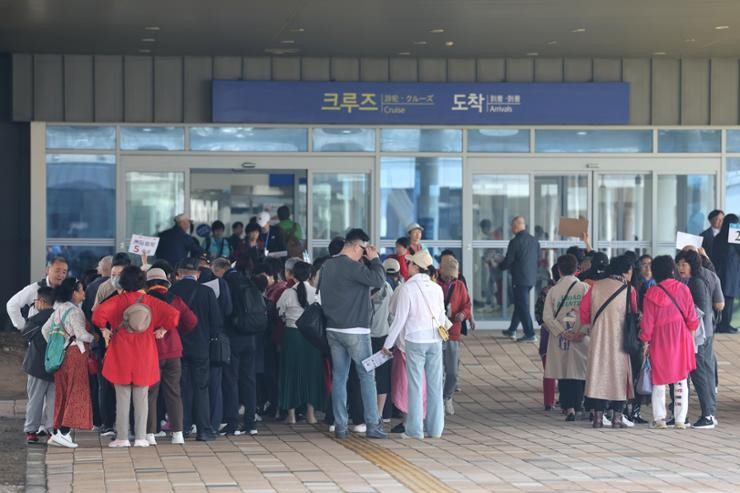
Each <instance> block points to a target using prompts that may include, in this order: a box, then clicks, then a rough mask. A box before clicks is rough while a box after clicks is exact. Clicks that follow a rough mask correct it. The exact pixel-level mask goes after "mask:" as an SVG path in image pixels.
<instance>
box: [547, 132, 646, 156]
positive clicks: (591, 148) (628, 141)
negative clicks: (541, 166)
mask: <svg viewBox="0 0 740 493" xmlns="http://www.w3.org/2000/svg"><path fill="white" fill-rule="evenodd" d="M535 147H536V152H652V150H653V132H652V130H537V131H536V134H535Z"/></svg>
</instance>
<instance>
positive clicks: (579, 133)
mask: <svg viewBox="0 0 740 493" xmlns="http://www.w3.org/2000/svg"><path fill="white" fill-rule="evenodd" d="M576 135H581V136H583V135H588V132H585V131H583V130H581V131H580V132H576Z"/></svg>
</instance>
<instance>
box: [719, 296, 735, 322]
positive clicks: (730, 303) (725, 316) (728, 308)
mask: <svg viewBox="0 0 740 493" xmlns="http://www.w3.org/2000/svg"><path fill="white" fill-rule="evenodd" d="M734 305H735V298H734V297H732V296H727V295H725V309H724V310H722V320H721V321H720V323H719V328H721V329H726V328H728V327H731V326H732V311H733V309H734V308H735V306H734Z"/></svg>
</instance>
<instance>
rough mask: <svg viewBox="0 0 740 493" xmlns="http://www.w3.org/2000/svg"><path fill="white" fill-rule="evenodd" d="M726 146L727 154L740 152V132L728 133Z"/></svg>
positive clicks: (732, 131) (730, 131)
mask: <svg viewBox="0 0 740 493" xmlns="http://www.w3.org/2000/svg"><path fill="white" fill-rule="evenodd" d="M725 146H726V149H727V152H740V130H728V131H727V142H726V143H725Z"/></svg>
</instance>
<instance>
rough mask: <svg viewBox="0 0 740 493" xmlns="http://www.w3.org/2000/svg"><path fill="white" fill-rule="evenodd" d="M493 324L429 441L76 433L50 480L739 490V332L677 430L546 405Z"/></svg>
mask: <svg viewBox="0 0 740 493" xmlns="http://www.w3.org/2000/svg"><path fill="white" fill-rule="evenodd" d="M496 334H497V333H489V332H486V333H481V334H478V335H476V336H474V337H469V338H467V339H466V340H465V341H464V342H465V348H464V350H463V351H462V363H463V367H462V368H461V376H462V381H461V384H460V385H461V388H462V391H461V392H460V393H459V394H457V396H456V401H457V405H456V407H457V414H456V415H455V416H454V417H452V418H451V419H449V421H448V423H447V428H446V430H445V434H444V437H443V438H442V439H440V440H425V441H415V440H401V439H400V438H398V436H395V437H394V439H391V440H387V441H381V442H378V441H367V440H364V439H360V438H353V439H351V440H349V441H346V442H342V443H340V442H337V441H335V440H333V439H332V438H330V436H329V435H327V434H326V433H325V431H326V430H325V427H321V426H319V427H316V428H315V427H313V426H309V425H298V426H295V427H292V428H291V427H288V426H286V425H283V424H276V423H269V424H265V425H264V426H263V427H262V429H261V432H260V435H259V436H258V437H256V438H251V437H250V438H247V437H237V438H232V439H229V440H227V439H220V440H219V441H217V442H214V443H212V444H203V443H197V442H188V443H187V445H186V446H185V447H184V448H183V447H177V446H172V445H160V446H158V447H156V448H154V447H151V448H149V449H130V450H111V449H108V448H104V447H103V448H101V446H100V442H99V440H98V438H97V436H95V435H93V434H92V433H80V434H79V435H78V438H79V441H80V445H81V447H80V448H79V449H78V450H77V451H75V452H71V451H68V450H60V449H56V448H51V449H49V452H48V454H47V473H48V478H47V479H48V487H49V491H51V492H61V491H70V490H73V491H75V492H79V493H82V492H101V491H106V490H107V491H111V492H133V491H142V492H146V493H157V492H160V491H161V492H165V491H168V492H169V491H175V492H178V493H180V492H196V491H214V492H237V491H249V492H258V491H259V492H266V491H280V492H282V491H350V492H366V491H367V492H370V491H387V492H399V491H424V492H425V493H431V492H435V491H452V490H454V491H465V492H474V491H496V492H507V491H512V492H513V491H517V492H519V491H527V492H545V491H567V492H569V493H572V492H579V491H609V492H613V491H624V492H653V491H671V492H674V491H676V492H678V491H691V492H700V491H716V492H729V491H740V392H738V391H739V390H740V371H739V370H740V335H738V336H728V335H720V336H718V338H717V341H716V343H715V347H716V349H717V352H718V358H719V365H720V366H719V369H720V370H719V371H720V387H719V411H718V419H719V420H720V424H721V425H720V427H719V428H717V429H716V430H703V431H702V430H686V431H679V430H650V429H648V428H646V427H645V426H642V427H637V428H634V429H626V430H612V429H603V430H593V429H591V428H590V424H589V423H587V422H583V421H581V422H575V423H565V422H564V421H563V417H562V416H561V415H560V414H559V413H558V412H555V411H551V412H544V411H543V410H542V407H541V405H540V402H541V393H540V382H541V377H542V372H541V368H540V364H539V359H538V357H537V354H536V347H535V346H534V345H532V344H525V345H522V344H516V343H513V342H511V341H509V340H506V339H500V338H496V337H495V335H496ZM697 412H698V405H697V404H696V402H694V401H692V404H691V408H690V416H691V418H692V420H693V419H695V418H696V417H697ZM648 413H649V408H648ZM394 424H395V421H394Z"/></svg>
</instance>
